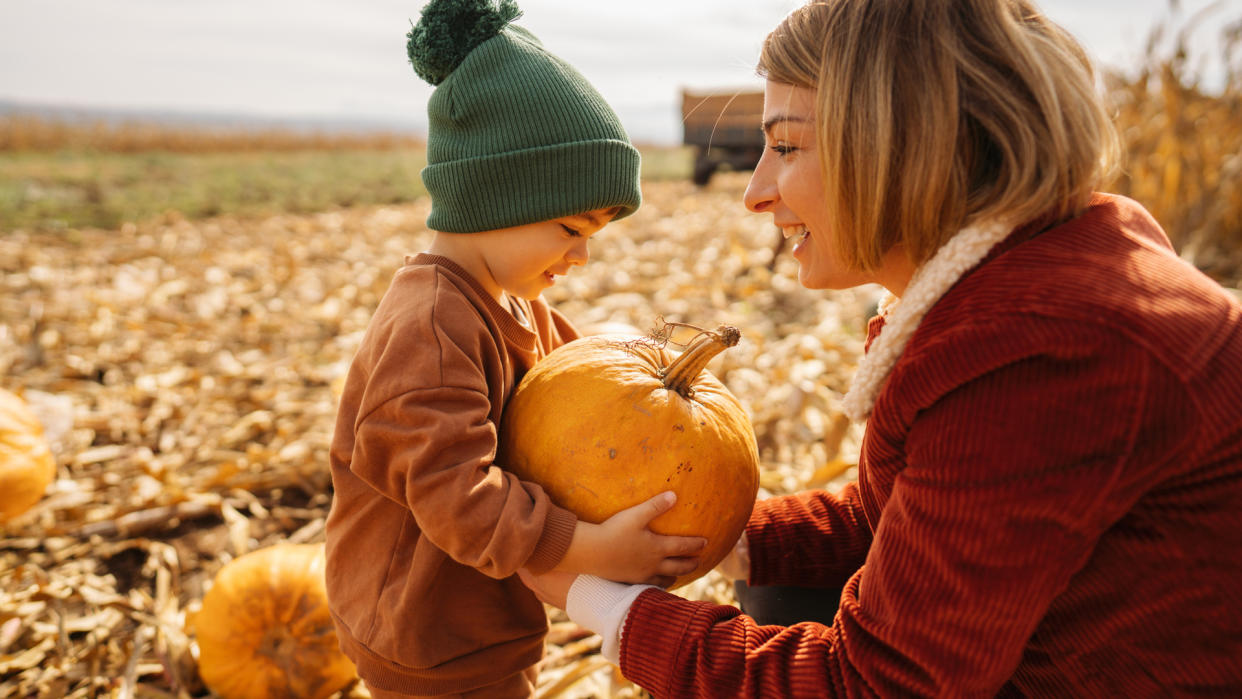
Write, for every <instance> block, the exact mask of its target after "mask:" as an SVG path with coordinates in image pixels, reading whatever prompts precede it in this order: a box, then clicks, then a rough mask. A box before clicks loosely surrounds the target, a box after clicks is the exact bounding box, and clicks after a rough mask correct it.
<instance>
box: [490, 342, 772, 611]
mask: <svg viewBox="0 0 1242 699" xmlns="http://www.w3.org/2000/svg"><path fill="white" fill-rule="evenodd" d="M739 337H740V334H739V333H738V331H737V329H736V328H731V327H721V328H718V329H717V330H716V331H714V332H711V331H704V332H701V333H700V334H699V335H698V336H697V337H696V338H695V339H694V340H692V341H691V343H690V344H689V346H688V347H687V349H686V351H685V352H683V353H682V354H681V355H680V356H676V357H674V356H673V355H672V354H671V353H669V352H668V351H666V350H665V349H664V348H663V345H662V344H660V343H657V342H654V341H652V340H650V339H647V338H641V337H635V336H621V335H596V336H590V337H582V338H579V339H577V340H574V341H573V342H569V343H567V344H564V345H562V346H560V347H558V348H557V349H555V350H553V351H552V352H550V353H548V355H547V356H546V357H544V358H543V359H541V360H539V362H538V363H536V364H535V366H534V367H532V368H531V370H530V371H529V372H527V374H526V376H525V377H523V379H522V381H521V383H520V384H519V385H518V388H517V390H516V391H515V392H514V394H513V397H512V398H511V399H510V400H509V403H508V405H507V406H506V407H505V414H504V417H503V421H502V422H503V424H502V425H501V432H500V447H499V453H498V456H497V459H496V461H497V463H499V464H501V465H502V466H504V467H505V468H507V469H509V470H511V471H513V472H514V473H515V474H517V475H518V477H519V478H521V479H523V480H526V481H531V482H533V483H537V484H539V485H540V486H542V487H543V488H544V490H545V491H547V493H548V495H549V496H550V497H551V498H552V501H553V502H555V503H557V504H558V505H560V506H561V507H564V508H566V509H568V510H570V511H572V512H574V513H575V514H576V515H578V517H579V518H580V519H582V520H584V521H587V522H592V523H597V524H598V523H600V522H603V521H604V520H605V519H607V518H608V517H610V516H611V515H613V514H615V513H617V512H618V511H620V510H623V509H625V508H627V507H631V506H633V505H637V504H638V503H640V502H642V501H644V500H647V499H648V498H651V497H653V496H655V495H656V494H658V493H661V492H663V491H665V490H672V491H674V492H676V493H677V503H676V504H675V505H674V506H673V508H672V509H671V510H669V511H668V512H665V513H664V514H662V515H660V516H659V517H657V518H655V519H654V520H652V522H651V525H650V526H651V530H652V531H654V532H656V533H658V534H667V535H683V536H703V537H706V538H707V547H706V548H705V549H704V551H703V554H702V557H701V559H700V564H699V567H698V568H697V569H696V570H694V571H693V572H692V573H689V574H687V575H683V576H681V577H679V578H677V580H676V582H674V583H673V585H672V587H679V586H681V585H684V584H686V583H688V582H690V581H692V580H694V579H696V578H698V577H701V576H702V575H705V574H706V573H707V572H708V571H710V570H711V569H712V568H713V567H715V565H716V564H717V563H719V562H720V561H721V560H722V559H723V558H724V557H725V556H726V555H727V554H728V553H729V551H730V550H731V549H732V548H733V544H734V543H735V542H736V541H737V538H738V537H739V536H740V535H741V533H742V530H743V529H744V528H745V526H746V521H747V520H748V519H749V518H750V513H751V510H752V509H753V508H754V504H755V495H756V493H757V491H758V488H759V454H758V450H757V449H756V446H755V434H754V430H753V428H752V427H751V424H750V421H749V420H748V419H747V416H746V412H745V410H744V409H743V408H742V406H741V404H740V403H738V401H737V399H736V398H735V397H734V396H733V394H732V393H730V392H729V390H728V389H727V388H725V387H724V385H723V384H721V383H720V381H719V380H717V379H716V377H714V376H712V375H711V373H710V372H707V371H706V370H705V367H706V366H707V363H708V362H709V361H710V360H711V359H712V357H714V356H716V355H717V354H719V353H720V352H721V351H723V350H724V349H726V348H727V347H732V346H733V345H736V344H737V342H738V339H739Z"/></svg>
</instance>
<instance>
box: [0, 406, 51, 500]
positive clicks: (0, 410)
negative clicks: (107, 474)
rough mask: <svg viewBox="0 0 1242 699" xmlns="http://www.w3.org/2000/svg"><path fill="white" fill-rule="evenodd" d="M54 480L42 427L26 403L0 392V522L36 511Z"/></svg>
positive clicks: (49, 450) (48, 449)
mask: <svg viewBox="0 0 1242 699" xmlns="http://www.w3.org/2000/svg"><path fill="white" fill-rule="evenodd" d="M55 478H56V462H55V461H54V460H53V459H52V450H51V449H50V448H49V447H48V444H47V439H46V438H45V437H44V436H43V425H42V424H41V423H40V422H39V419H38V418H37V417H35V414H34V413H33V412H31V410H30V406H28V405H26V401H24V400H22V399H21V398H20V397H19V396H17V395H16V394H13V393H10V392H8V391H6V390H4V389H2V388H0V522H7V521H8V520H10V519H12V518H14V517H16V516H17V515H20V514H22V513H23V512H25V511H26V510H29V509H30V508H31V507H34V505H35V503H37V502H39V499H40V498H42V497H43V493H44V491H46V490H47V486H48V485H49V484H51V482H52V480H53V479H55Z"/></svg>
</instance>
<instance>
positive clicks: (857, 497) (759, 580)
mask: <svg viewBox="0 0 1242 699" xmlns="http://www.w3.org/2000/svg"><path fill="white" fill-rule="evenodd" d="M759 71H760V74H762V75H764V76H766V78H767V87H766V95H765V104H764V123H763V129H764V133H765V134H766V138H767V145H768V149H767V152H766V153H765V155H764V156H763V158H762V160H761V161H760V163H759V165H758V167H757V169H756V170H755V173H754V176H753V178H752V180H751V183H750V186H749V187H748V189H747V192H746V195H745V197H746V206H747V207H748V208H749V209H750V210H752V211H754V212H756V213H765V214H771V215H772V217H773V219H774V220H775V222H776V224H777V225H778V226H780V227H781V229H782V230H783V231H784V232H785V235H786V236H788V237H796V238H797V239H798V242H797V246H796V247H795V248H794V250H793V256H794V257H795V258H796V259H797V260H798V262H799V265H800V267H799V280H800V282H801V283H802V284H803V285H804V286H807V287H811V288H825V289H843V288H847V287H852V286H855V285H859V284H864V283H870V282H878V283H879V284H882V285H883V286H884V287H886V288H887V289H888V290H889V291H890V292H891V298H890V301H889V302H888V303H886V304H883V305H882V309H881V314H880V316H879V317H877V318H875V319H873V320H872V322H871V324H870V327H869V337H868V343H867V344H868V350H867V353H866V355H865V358H864V359H863V361H862V362H861V364H860V366H859V368H858V371H857V374H856V376H855V379H854V383H853V386H852V387H851V389H850V391H849V393H848V395H847V396H846V399H845V405H846V407H847V410H848V412H849V413H850V414H851V416H852V417H854V418H855V419H859V420H862V419H866V420H867V426H866V432H865V437H864V441H863V444H862V450H861V456H860V464H859V478H858V482H857V484H856V485H852V486H850V487H847V488H846V489H845V490H844V491H842V492H841V493H840V494H839V495H837V496H833V495H830V494H828V493H824V492H807V493H800V494H796V495H789V496H784V497H777V498H773V499H769V500H764V501H761V502H759V503H757V505H756V507H755V511H754V514H753V516H752V518H751V520H750V522H749V524H748V526H747V529H746V533H745V535H744V537H743V539H742V541H740V542H739V545H738V549H737V550H736V551H735V555H736V557H737V558H738V559H739V560H740V562H742V563H743V565H744V570H745V571H748V573H749V583H750V584H751V585H802V586H806V585H812V586H816V587H822V588H825V589H831V588H832V587H833V586H834V585H836V586H840V585H842V584H844V589H843V591H842V593H841V595H840V607H839V611H838V613H837V615H836V617H835V618H834V619H833V621H832V624H831V625H830V626H827V625H821V624H818V623H812V622H808V623H800V624H796V625H793V626H789V627H779V626H758V625H756V624H755V623H754V622H753V621H752V620H751V619H750V618H748V617H746V616H743V615H740V614H739V612H738V610H737V609H734V608H732V607H727V606H720V605H714V604H710V603H707V602H694V601H687V600H684V599H681V598H678V597H676V596H674V595H671V594H669V593H667V592H664V591H663V590H660V589H657V588H652V587H645V586H628V585H620V584H616V583H611V582H607V581H603V580H599V579H597V578H591V577H589V576H582V577H579V578H576V579H571V578H567V577H557V576H544V577H541V578H531V577H528V578H527V579H528V581H529V584H531V585H532V586H533V587H535V588H536V589H537V592H538V593H539V594H540V596H541V598H543V599H544V600H545V601H548V602H550V603H553V604H557V605H560V606H566V605H567V606H566V608H567V609H568V611H569V613H570V616H571V618H573V619H575V620H576V621H578V622H579V623H580V624H583V625H584V626H586V627H588V628H590V629H592V630H595V631H597V632H599V633H600V634H601V636H602V637H603V639H604V652H605V654H606V655H610V656H611V657H612V658H613V659H614V660H616V659H617V658H618V656H619V661H620V666H621V670H622V672H623V673H624V674H625V676H626V677H627V678H629V679H630V680H633V681H635V682H637V683H638V684H640V685H641V686H643V687H645V688H647V689H649V690H650V691H651V692H653V693H654V694H655V695H656V696H661V697H663V696H691V695H694V696H704V697H718V696H734V695H744V696H760V695H762V696H816V697H822V696H838V695H840V696H845V695H860V694H865V695H881V696H907V695H925V696H946V695H947V696H958V695H962V696H993V695H997V694H1001V695H1041V696H1049V695H1051V696H1091V697H1095V696H1125V697H1141V696H1170V695H1177V694H1181V693H1201V694H1210V695H1216V696H1226V695H1227V696H1242V584H1240V583H1242V533H1240V532H1242V307H1239V304H1238V303H1237V301H1236V300H1235V299H1233V298H1232V297H1231V296H1229V295H1227V294H1226V293H1225V292H1224V291H1223V290H1222V289H1221V288H1219V287H1218V286H1217V285H1216V284H1214V283H1213V282H1212V281H1210V280H1209V279H1207V278H1206V277H1204V276H1203V275H1202V274H1200V273H1199V272H1197V271H1196V270H1194V269H1193V268H1192V267H1190V266H1189V265H1187V264H1185V263H1184V262H1182V261H1181V260H1179V259H1178V257H1177V256H1176V255H1175V254H1174V253H1173V252H1172V250H1171V248H1170V245H1169V242H1168V239H1167V238H1166V237H1165V235H1164V233H1163V232H1162V231H1161V230H1160V228H1159V226H1158V225H1157V224H1156V222H1155V221H1154V220H1153V219H1152V218H1151V217H1150V216H1149V215H1148V214H1147V213H1146V212H1145V211H1144V210H1143V209H1142V208H1141V207H1140V206H1139V205H1138V204H1136V203H1135V202H1133V201H1130V200H1127V199H1124V198H1121V197H1117V196H1109V195H1104V194H1097V193H1094V192H1095V190H1096V189H1097V188H1099V187H1101V186H1102V185H1103V184H1104V183H1106V181H1107V177H1108V176H1109V172H1110V171H1109V164H1110V162H1111V160H1112V158H1113V156H1114V154H1115V152H1116V145H1115V140H1114V137H1113V134H1112V131H1111V127H1110V123H1109V120H1108V117H1107V115H1106V114H1105V112H1104V111H1103V109H1102V107H1101V105H1100V101H1099V98H1098V96H1097V94H1096V93H1095V90H1094V77H1093V73H1092V70H1091V67H1090V65H1089V63H1088V61H1087V59H1086V57H1085V55H1084V54H1083V52H1082V50H1081V49H1080V47H1079V46H1078V45H1077V44H1076V43H1075V42H1074V41H1073V40H1072V39H1071V38H1070V37H1069V36H1068V34H1066V32H1064V31H1063V30H1062V29H1060V28H1059V27H1057V26H1056V25H1054V24H1052V23H1051V22H1050V21H1049V20H1048V19H1047V18H1045V17H1044V16H1043V15H1042V14H1041V13H1040V12H1039V11H1038V10H1037V9H1036V8H1035V7H1034V6H1033V5H1032V4H1030V2H1028V1H1027V0H901V1H896V0H833V1H832V2H823V3H813V4H809V5H807V6H805V7H802V8H800V9H799V10H797V11H795V12H794V13H793V14H791V15H790V16H789V17H788V18H787V19H786V20H785V21H784V22H783V23H782V24H781V25H780V26H779V27H777V29H776V30H775V31H773V32H772V33H771V34H770V35H769V36H768V38H767V40H766V42H765V45H764V48H763V51H762V55H761V58H760V62H759ZM747 558H748V560H747ZM571 584H572V587H570V585H571Z"/></svg>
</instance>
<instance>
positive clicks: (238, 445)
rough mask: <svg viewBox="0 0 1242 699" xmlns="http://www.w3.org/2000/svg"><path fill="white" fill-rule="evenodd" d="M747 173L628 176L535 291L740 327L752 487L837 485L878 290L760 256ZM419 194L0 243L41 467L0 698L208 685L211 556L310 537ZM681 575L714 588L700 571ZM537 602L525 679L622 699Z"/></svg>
mask: <svg viewBox="0 0 1242 699" xmlns="http://www.w3.org/2000/svg"><path fill="white" fill-rule="evenodd" d="M744 183H745V175H743V174H730V175H725V176H722V177H720V178H718V179H717V180H715V181H714V182H713V183H712V185H711V186H710V187H709V188H708V189H706V190H696V189H695V188H694V187H693V186H692V185H690V184H689V183H681V182H669V183H657V184H653V185H649V186H647V188H646V189H645V202H644V206H643V208H642V209H641V210H640V212H639V213H637V214H635V215H634V216H632V217H630V218H628V219H624V220H622V221H619V222H617V223H616V224H613V225H610V226H609V227H608V228H607V229H605V231H604V232H603V233H602V234H601V235H600V236H598V237H597V238H596V239H595V240H594V242H593V243H592V261H591V263H590V264H588V265H587V266H586V267H584V268H579V269H577V270H575V271H574V272H573V273H572V274H570V275H569V276H568V277H566V278H563V279H561V280H560V281H559V282H558V285H557V286H556V287H554V288H553V289H551V290H549V292H547V296H548V297H549V298H550V299H551V300H552V301H553V302H555V303H556V304H557V305H558V307H559V308H560V309H562V310H563V311H564V312H565V313H567V314H568V315H569V316H570V317H571V318H572V319H574V320H575V321H576V322H577V323H578V324H579V325H580V326H582V327H589V326H592V325H594V324H597V323H602V322H605V321H615V322H623V323H628V324H631V325H634V326H637V327H639V328H642V329H648V328H651V327H653V325H654V323H655V321H656V319H657V318H658V317H661V316H662V317H664V318H665V319H667V320H672V321H680V322H688V323H695V324H699V325H708V326H714V324H716V323H721V322H727V323H729V324H732V325H736V326H737V327H738V328H739V329H740V330H741V331H742V333H743V339H742V342H741V343H740V344H739V345H738V346H737V347H735V348H732V349H730V350H729V351H727V352H725V353H724V354H723V355H721V356H719V357H717V358H716V359H715V360H714V361H713V363H712V365H711V366H710V367H709V369H710V370H711V371H713V373H715V374H716V375H717V376H718V377H719V378H721V379H722V380H723V381H724V382H725V384H726V385H728V386H729V387H730V388H731V389H732V390H733V391H734V392H735V393H736V394H737V396H738V397H739V398H740V399H741V400H742V401H743V403H744V404H745V405H746V406H747V408H748V410H749V411H750V413H751V417H752V419H753V422H754V426H755V430H756V433H757V436H758V438H759V443H760V448H761V456H762V462H763V478H762V484H763V487H764V489H765V491H766V492H771V493H779V492H786V491H791V490H796V489H801V488H806V487H812V486H824V485H827V484H829V483H830V482H832V481H834V480H835V481H837V482H840V481H841V480H842V479H844V478H849V477H850V476H851V475H852V474H851V471H850V470H849V469H850V467H851V466H852V464H853V463H854V461H855V456H854V454H855V453H856V446H855V445H856V441H857V435H856V434H855V433H854V431H853V430H852V429H851V428H848V427H847V423H846V421H845V420H844V419H843V418H842V417H841V416H840V414H839V412H838V410H837V400H838V398H839V397H840V395H841V393H843V392H844V390H845V389H846V388H847V381H848V377H849V375H850V373H851V370H852V368H853V366H854V362H855V358H856V357H857V356H858V353H859V351H860V349H861V332H862V328H863V323H864V318H865V316H866V314H867V313H868V310H869V307H870V305H871V304H872V303H873V302H874V300H875V299H874V298H873V296H874V294H873V293H870V292H866V291H864V292H851V293H840V294H825V293H820V292H810V291H807V290H805V289H803V288H802V287H800V286H799V285H798V283H797V277H796V263H795V262H794V261H793V260H792V259H790V258H789V257H788V256H787V255H785V256H782V257H779V258H777V260H776V264H775V265H774V266H772V269H769V266H770V263H771V261H772V249H771V248H772V244H773V242H774V240H775V239H776V237H775V234H774V233H773V228H772V227H771V224H770V222H769V221H768V220H766V219H763V218H760V217H758V216H753V215H750V214H748V213H747V212H746V211H745V210H744V209H743V208H742V207H741V205H740V197H741V192H742V188H743V187H744ZM426 214H427V206H426V203H425V202H417V203H414V204H412V205H409V206H400V207H389V208H370V209H354V210H344V211H340V212H333V213H322V214H318V215H312V216H276V217H271V218H266V219H257V220H236V219H229V218H218V219H212V220H205V221H199V222H189V221H186V220H181V219H179V218H178V217H175V216H170V217H166V218H164V219H162V220H155V221H150V222H147V223H142V224H138V225H127V226H125V227H123V228H122V229H120V230H112V231H107V230H83V231H80V233H79V235H77V236H75V237H73V238H70V237H67V236H65V235H64V234H46V235H41V234H32V233H21V232H16V233H12V234H8V235H6V236H3V237H0V260H2V261H3V262H2V263H0V265H2V270H0V271H2V273H3V289H2V293H0V316H2V317H3V318H4V319H5V323H4V324H3V325H0V332H2V333H3V335H0V375H3V376H5V377H6V379H5V381H4V387H5V388H9V389H10V390H14V391H15V392H18V393H20V394H22V395H23V397H24V398H25V400H26V401H27V402H28V403H29V404H30V405H31V406H32V408H33V409H34V410H35V412H36V413H37V415H38V416H39V417H40V419H41V421H42V422H43V423H44V425H45V428H46V432H47V435H48V437H49V439H50V441H51V442H52V445H53V449H54V453H55V455H56V461H57V463H58V468H59V472H58V478H57V480H56V481H55V482H54V483H53V484H52V486H51V488H50V489H49V492H48V494H47V495H46V496H45V497H44V499H43V500H42V501H41V502H40V503H39V504H38V505H36V506H35V508H34V509H33V510H31V511H29V512H27V513H26V514H25V515H22V516H20V517H19V519H17V520H14V521H12V522H10V523H9V524H8V525H7V527H6V528H5V529H4V531H3V537H2V538H0V696H3V697H33V696H38V697H61V696H72V697H94V696H117V697H195V696H205V695H206V689H205V688H204V686H203V685H202V683H201V680H200V679H199V678H198V675H197V665H196V647H195V638H194V635H193V633H192V631H191V630H192V626H191V625H190V624H189V623H188V621H189V619H190V618H191V617H192V615H193V614H194V612H195V610H196V608H197V607H198V605H199V604H200V602H201V600H202V596H203V594H204V591H205V587H206V586H207V584H208V583H209V581H210V579H211V577H212V576H213V574H214V573H215V572H216V571H217V570H218V569H219V568H220V567H221V566H222V565H223V564H224V563H225V562H227V561H229V560H231V559H233V558H236V557H237V556H239V555H240V554H243V553H245V552H248V551H252V550H256V549H259V548H263V547H266V546H268V545H271V544H274V543H277V542H281V541H294V542H320V541H322V540H323V523H324V517H325V515H326V512H327V508H328V503H329V491H330V483H329V477H328V471H327V446H328V441H329V438H330V435H331V430H332V427H333V416H334V412H335V395H334V384H335V382H336V381H337V380H338V379H339V378H340V377H341V376H342V374H343V372H344V371H345V369H346V366H347V363H348V361H349V359H350V357H351V353H352V351H353V349H354V347H355V346H356V344H357V342H358V340H359V338H360V334H361V332H362V331H363V329H364V327H365V326H366V323H367V321H368V319H369V317H370V314H371V311H372V310H373V309H374V307H375V305H376V302H377V301H378V299H379V297H380V295H381V294H382V293H383V291H384V289H385V288H386V286H387V284H388V280H389V278H390V277H391V274H392V273H393V271H394V270H395V269H396V266H397V265H398V264H399V262H400V260H401V258H402V255H404V254H405V253H407V252H410V251H414V250H418V249H420V247H421V246H423V245H424V244H425V243H426V242H427V240H428V234H427V231H426V229H425V227H424V225H423V220H424V218H425V217H426ZM681 592H682V593H683V594H685V595H686V596H691V597H696V598H702V599H717V600H720V601H723V602H729V601H731V600H732V588H731V587H730V585H729V583H727V582H726V581H724V580H722V579H719V578H718V577H717V576H716V574H715V573H713V574H712V575H711V576H709V577H708V578H704V579H702V580H701V581H699V582H696V583H694V584H692V585H690V586H688V587H687V588H685V589H683V590H682V591H681ZM553 622H554V624H553V632H552V635H551V637H550V639H549V643H548V647H547V657H546V659H545V661H544V671H543V673H542V675H541V678H542V679H541V687H540V691H541V693H542V695H543V696H549V697H551V696H565V697H587V696H595V697H624V696H638V695H639V692H638V690H637V689H635V688H634V687H632V686H631V685H629V684H628V683H627V682H625V680H624V679H622V678H621V677H619V676H618V675H616V674H615V672H614V670H613V668H612V666H611V665H609V664H608V663H607V662H605V661H603V660H602V659H601V658H600V656H599V655H598V637H595V636H591V635H589V634H585V633H583V632H582V631H581V630H579V629H578V628H577V627H576V626H575V625H573V624H572V623H570V622H567V621H565V620H564V618H563V617H562V616H560V615H559V613H557V614H554V615H553ZM351 693H352V694H351ZM346 694H347V695H352V696H365V690H364V689H362V688H360V687H355V688H353V689H352V690H350V692H347V693H346Z"/></svg>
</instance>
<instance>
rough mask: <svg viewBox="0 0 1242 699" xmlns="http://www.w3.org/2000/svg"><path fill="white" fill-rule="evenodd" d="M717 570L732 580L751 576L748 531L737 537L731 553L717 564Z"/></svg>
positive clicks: (745, 578)
mask: <svg viewBox="0 0 1242 699" xmlns="http://www.w3.org/2000/svg"><path fill="white" fill-rule="evenodd" d="M716 570H718V571H720V573H721V575H724V576H725V577H726V578H729V579H730V580H747V579H749V578H750V544H749V543H748V542H747V540H746V532H744V531H743V532H742V535H741V536H739V537H738V538H737V543H736V544H734V545H733V549H732V550H730V551H729V555H727V556H725V557H724V560H723V561H721V562H720V563H718V564H717V565H716Z"/></svg>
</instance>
